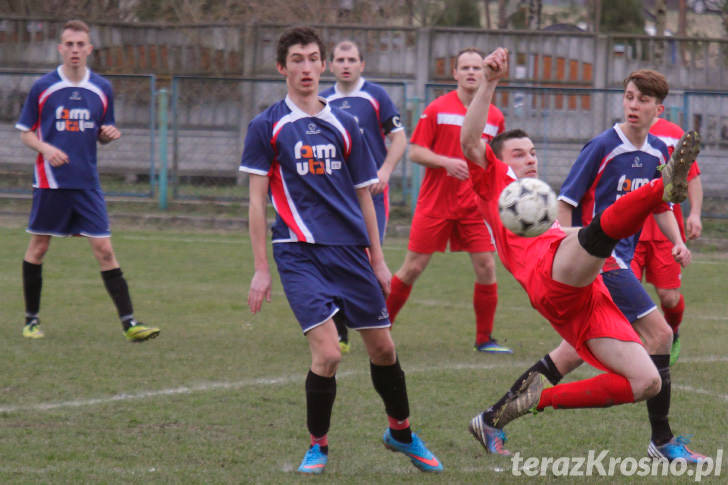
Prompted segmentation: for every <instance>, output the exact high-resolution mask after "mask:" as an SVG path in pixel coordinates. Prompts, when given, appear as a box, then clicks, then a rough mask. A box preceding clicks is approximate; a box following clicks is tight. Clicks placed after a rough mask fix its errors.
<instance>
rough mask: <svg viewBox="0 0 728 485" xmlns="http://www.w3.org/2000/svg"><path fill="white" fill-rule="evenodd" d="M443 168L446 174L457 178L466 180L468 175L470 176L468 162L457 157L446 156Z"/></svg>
mask: <svg viewBox="0 0 728 485" xmlns="http://www.w3.org/2000/svg"><path fill="white" fill-rule="evenodd" d="M445 170H446V171H447V174H448V175H450V176H451V177H455V178H456V179H458V180H468V177H470V171H469V170H468V162H466V161H465V160H460V159H459V158H448V159H447V163H446V164H445Z"/></svg>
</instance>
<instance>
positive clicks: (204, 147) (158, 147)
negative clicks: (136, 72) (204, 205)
mask: <svg viewBox="0 0 728 485" xmlns="http://www.w3.org/2000/svg"><path fill="white" fill-rule="evenodd" d="M37 77H38V74H37V73H27V72H26V73H17V72H13V73H1V72H0V120H1V121H2V123H1V124H0V172H1V173H0V175H2V176H1V177H0V192H6V193H8V192H19V191H20V192H26V193H30V181H31V179H32V161H33V159H34V155H33V154H32V152H31V151H30V150H28V149H27V148H25V147H24V146H22V144H21V143H20V140H19V139H18V136H17V130H15V129H14V128H13V125H14V124H15V122H16V121H17V118H18V116H19V113H20V108H21V106H22V103H23V100H24V99H25V96H26V95H27V92H28V90H29V89H30V86H31V84H32V82H33V81H34V80H35V79H36V78H37ZM108 77H109V79H110V80H111V82H112V83H113V85H114V92H115V103H116V119H117V122H118V124H119V126H120V128H121V130H122V132H123V137H122V139H121V140H119V141H118V142H115V143H112V144H110V145H106V146H103V147H100V149H99V171H100V173H101V174H102V184H103V187H104V189H105V191H106V192H107V193H109V194H118V195H133V196H140V197H150V198H151V197H157V196H159V194H160V190H159V189H160V186H159V185H158V184H159V183H160V182H162V183H163V185H165V187H166V184H165V183H168V187H169V192H168V193H169V197H170V198H172V199H180V200H181V199H195V200H203V201H204V200H211V201H229V200H235V201H244V200H245V199H246V198H247V189H248V188H247V177H246V175H245V174H243V173H240V172H238V165H239V163H240V155H241V153H242V150H243V141H244V139H245V132H246V129H247V126H248V123H249V122H250V120H251V119H252V118H253V117H254V116H255V115H256V114H258V113H259V112H260V111H262V110H263V109H265V108H266V107H267V106H269V105H270V104H272V103H274V102H276V101H278V100H279V99H281V98H283V97H284V96H285V91H286V90H285V83H284V82H283V80H282V79H280V78H265V79H260V78H209V77H197V76H177V77H174V78H172V79H171V89H170V94H171V99H170V104H169V111H168V112H167V111H165V112H160V113H158V112H157V105H156V100H157V99H158V98H159V93H160V90H158V89H157V84H158V82H157V81H156V79H155V78H154V76H123V75H110V76H108ZM331 82H333V80H331V79H326V80H324V81H323V82H322V88H325V87H327V86H328V85H330V84H331ZM377 82H380V84H382V85H383V86H384V87H385V89H386V90H387V91H388V93H389V94H390V96H391V97H392V99H393V101H394V102H395V104H396V105H397V106H398V107H399V108H400V112H401V114H402V119H403V123H404V125H405V127H406V128H407V133H408V135H411V133H412V130H413V128H414V125H415V124H416V122H417V119H418V118H419V114H420V113H421V111H422V110H423V109H424V107H425V106H426V104H427V103H429V102H430V101H432V100H433V99H434V98H435V97H436V96H438V95H440V94H443V93H445V92H446V91H449V90H451V89H453V88H454V86H453V85H452V84H438V83H430V84H427V85H425V86H424V89H423V88H420V89H419V91H422V92H424V93H425V96H424V97H423V98H418V97H416V96H414V93H416V92H418V89H417V88H416V86H413V85H412V84H410V83H406V82H403V81H391V80H389V81H388V80H383V81H377ZM621 101H622V90H621V89H587V88H577V87H534V86H533V85H529V84H527V83H521V84H517V83H514V82H511V83H509V84H506V85H503V86H500V87H499V88H498V90H497V91H496V96H495V100H494V103H495V104H496V105H497V106H498V107H499V108H500V109H501V110H502V111H503V113H504V115H505V118H506V126H507V128H509V129H510V128H521V129H524V130H525V131H527V132H528V133H529V134H530V136H531V137H532V138H533V140H534V142H535V143H536V147H537V151H538V154H539V161H540V170H541V174H542V176H543V177H544V178H545V179H546V180H547V181H548V182H549V183H550V184H551V185H552V186H553V187H554V188H555V189H558V188H559V187H560V185H561V182H562V181H563V179H564V177H565V176H566V173H567V172H568V170H569V168H570V166H571V164H572V163H573V161H574V160H575V159H576V157H577V155H578V153H579V151H580V150H581V148H582V146H583V145H584V143H586V142H587V141H588V140H590V139H591V138H592V137H594V136H595V135H597V134H598V133H600V132H601V131H603V130H605V129H607V128H609V127H610V126H612V125H613V124H614V123H615V122H618V121H620V120H621V119H622V102H621ZM665 106H666V110H665V116H666V117H667V118H668V119H670V120H672V121H674V122H676V123H678V124H680V125H681V126H683V127H684V128H686V129H697V130H699V131H700V132H701V134H702V138H703V149H702V151H701V154H700V160H699V161H700V167H701V170H702V173H703V177H702V181H703V186H704V190H705V196H706V198H707V199H708V200H707V203H706V215H709V216H720V217H728V197H727V196H726V194H728V179H727V178H726V177H725V176H726V174H728V171H727V170H726V168H725V162H724V161H723V157H724V154H725V152H726V149H728V92H717V91H677V92H671V93H670V95H669V96H668V98H667V100H666V101H665ZM157 115H160V116H159V117H160V119H161V122H162V123H163V124H166V126H167V127H168V133H169V135H168V136H167V137H166V139H160V137H159V133H161V132H163V130H160V129H159V127H158V126H157V125H156V123H155V121H157V120H156V119H157ZM167 115H169V116H167ZM165 153H168V154H169V156H168V157H167V158H168V160H166V163H167V165H166V168H167V169H168V170H167V171H166V172H165V173H168V177H164V179H163V180H161V181H160V179H159V172H160V171H161V169H162V162H163V160H161V159H160V155H164V154H165ZM422 173H423V171H422V170H421V169H420V168H419V166H418V165H416V164H413V163H411V162H410V161H409V159H408V157H406V156H405V157H404V159H403V160H402V161H401V162H400V164H399V166H398V168H397V170H396V171H395V173H394V174H393V176H392V178H391V185H392V202H393V203H394V204H399V205H410V206H412V205H413V202H414V201H415V200H416V194H417V188H418V186H419V185H418V184H419V180H420V178H421V176H422ZM165 193H166V191H165Z"/></svg>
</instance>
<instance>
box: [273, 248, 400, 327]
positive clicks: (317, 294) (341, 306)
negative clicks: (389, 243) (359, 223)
mask: <svg viewBox="0 0 728 485" xmlns="http://www.w3.org/2000/svg"><path fill="white" fill-rule="evenodd" d="M273 257H274V258H275V261H276V265H277V266H278V274H280V276H281V284H282V285H283V291H285V293H286V298H288V304H289V305H290V306H291V309H292V310H293V314H294V315H295V316H296V319H297V320H298V323H299V324H300V325H301V329H302V330H303V333H304V334H305V333H306V332H308V331H309V330H311V329H312V328H315V327H317V326H319V325H321V324H323V323H325V322H326V321H327V320H329V319H330V318H331V317H333V316H334V315H335V314H336V313H337V312H339V311H341V312H342V313H343V315H344V317H346V320H347V322H348V326H349V327H351V328H353V329H357V330H362V329H367V328H387V327H389V326H390V325H391V324H390V323H389V314H388V313H387V305H386V304H385V301H384V294H383V293H382V288H381V286H380V285H379V282H378V281H377V278H376V277H375V276H374V271H372V266H371V264H370V263H369V258H368V257H367V255H366V252H365V251H364V249H363V248H361V247H355V246H323V245H319V244H309V243H300V242H294V243H276V244H274V245H273Z"/></svg>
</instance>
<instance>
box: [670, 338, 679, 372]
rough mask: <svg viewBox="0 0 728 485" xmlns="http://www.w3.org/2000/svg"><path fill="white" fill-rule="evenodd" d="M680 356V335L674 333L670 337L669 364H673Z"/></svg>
mask: <svg viewBox="0 0 728 485" xmlns="http://www.w3.org/2000/svg"><path fill="white" fill-rule="evenodd" d="M678 357H680V337H678V336H677V335H675V338H674V339H672V347H670V365H674V364H675V362H677V359H678Z"/></svg>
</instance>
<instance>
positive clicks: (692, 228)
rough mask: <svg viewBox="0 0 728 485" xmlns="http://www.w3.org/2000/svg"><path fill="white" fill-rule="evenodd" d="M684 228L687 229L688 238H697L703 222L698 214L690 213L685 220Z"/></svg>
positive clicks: (701, 230) (700, 232)
mask: <svg viewBox="0 0 728 485" xmlns="http://www.w3.org/2000/svg"><path fill="white" fill-rule="evenodd" d="M685 229H686V230H687V233H688V234H687V236H688V239H697V238H699V237H700V235H701V234H702V233H703V223H702V222H701V221H700V216H698V215H693V214H690V215H689V216H688V218H687V220H686V221H685Z"/></svg>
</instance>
